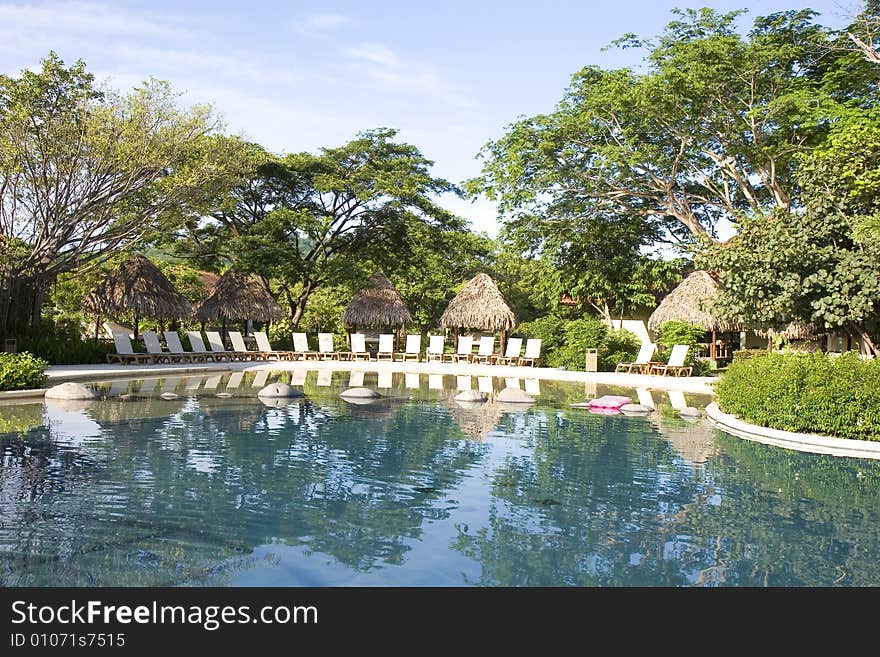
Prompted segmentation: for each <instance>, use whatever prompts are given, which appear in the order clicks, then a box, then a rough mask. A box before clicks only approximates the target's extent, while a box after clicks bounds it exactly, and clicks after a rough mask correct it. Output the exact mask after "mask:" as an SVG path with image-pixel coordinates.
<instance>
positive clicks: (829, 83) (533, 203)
mask: <svg viewBox="0 0 880 657" xmlns="http://www.w3.org/2000/svg"><path fill="white" fill-rule="evenodd" d="M673 13H674V14H675V16H676V18H675V20H673V21H672V22H671V23H670V24H669V25H668V26H667V28H666V30H665V31H664V33H663V34H662V35H660V37H659V38H658V39H656V40H654V41H651V40H637V39H635V38H634V37H629V38H626V39H624V41H623V42H621V43H620V44H619V45H622V46H628V45H634V44H635V43H638V45H640V46H643V47H645V48H646V49H647V50H648V56H647V68H646V70H645V71H644V72H635V71H633V70H630V69H619V70H603V69H600V68H598V67H587V68H584V69H583V70H581V71H579V72H578V73H576V74H575V75H574V76H573V78H572V82H571V85H570V86H569V88H568V89H567V91H566V92H565V95H564V96H563V98H562V100H561V101H560V103H559V104H558V105H557V107H556V108H555V110H554V111H553V112H551V113H549V114H542V115H538V116H534V117H529V118H525V119H522V120H520V121H518V122H516V123H514V124H513V125H511V126H509V127H508V129H507V133H506V134H505V135H504V136H503V137H502V138H501V139H499V140H497V141H495V142H491V143H489V144H488V145H487V146H486V147H485V148H484V149H483V151H482V153H481V156H482V157H484V158H485V160H486V162H485V165H484V168H483V172H482V176H481V177H480V178H479V179H475V180H472V181H470V182H469V183H468V184H467V187H468V190H469V191H470V192H471V193H474V194H476V193H479V192H484V193H486V194H487V195H489V196H490V198H494V199H497V200H498V201H499V203H500V208H501V211H502V212H503V213H504V214H505V215H506V216H509V217H513V218H514V221H518V220H520V219H525V218H526V217H529V216H530V217H535V218H539V220H538V221H536V227H535V230H538V231H540V232H542V233H543V232H545V231H553V230H556V229H557V228H566V227H568V228H570V229H571V230H572V231H573V232H578V231H581V230H582V226H584V225H585V224H595V225H597V226H603V225H604V224H607V223H608V220H609V219H611V220H612V221H614V222H615V223H619V224H620V226H610V227H609V226H605V229H606V230H614V231H617V230H619V229H626V230H632V232H631V233H630V237H632V238H635V239H637V240H638V239H642V240H644V239H647V240H649V241H652V240H655V239H657V238H659V237H675V238H678V239H679V240H684V241H688V240H691V239H693V237H694V236H695V235H701V234H703V233H704V232H706V231H708V232H709V233H711V232H712V231H713V229H714V226H715V225H716V224H717V221H718V220H719V219H721V218H728V219H730V218H733V217H735V216H737V215H738V214H739V213H742V212H750V213H757V212H763V211H767V210H769V209H773V208H787V207H789V205H790V203H791V198H792V196H793V193H794V192H795V190H796V185H795V182H794V180H793V174H794V171H795V169H796V167H797V161H796V154H798V153H800V152H803V151H805V150H808V149H809V148H810V147H811V146H812V145H813V144H815V143H818V142H820V141H821V139H822V138H823V136H824V131H825V129H826V126H827V124H828V119H829V118H830V117H833V116H834V114H835V113H836V112H837V111H839V107H840V105H841V104H843V103H844V102H851V99H857V100H858V102H865V101H866V100H867V99H868V98H872V97H874V96H876V90H875V87H876V85H875V82H876V80H877V78H878V75H880V70H875V69H873V68H871V66H870V65H869V64H868V63H867V62H863V61H860V60H859V59H858V58H857V57H853V55H852V53H850V52H847V50H848V49H844V48H833V47H831V46H832V44H833V42H834V41H835V39H838V38H843V39H844V40H845V37H841V36H840V35H835V34H833V33H831V32H829V31H828V30H827V29H825V28H823V27H822V26H820V25H818V24H816V23H815V22H814V17H815V13H814V12H812V11H811V10H800V11H787V12H781V13H777V14H772V15H770V16H766V17H758V18H756V19H755V21H754V25H753V29H752V30H751V31H750V32H749V33H748V34H741V33H739V32H738V31H737V30H736V29H735V21H736V19H737V16H738V14H739V12H731V13H726V14H725V13H718V12H715V11H713V10H710V9H702V10H686V11H680V10H674V11H673ZM755 181H760V184H755ZM622 246H623V249H622V251H623V252H624V253H628V252H629V251H628V247H629V243H624V244H623V245H622Z"/></svg>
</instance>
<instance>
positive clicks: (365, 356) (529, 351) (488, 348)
mask: <svg viewBox="0 0 880 657" xmlns="http://www.w3.org/2000/svg"><path fill="white" fill-rule="evenodd" d="M205 335H206V336H207V338H208V346H209V347H210V349H208V348H206V347H205V342H204V340H203V338H202V334H201V333H200V332H198V331H187V338H188V339H189V343H190V345H191V348H192V351H186V350H185V349H184V348H183V345H182V344H181V341H180V336H179V335H178V334H177V331H164V337H165V344H166V346H167V347H168V348H167V350H166V349H163V348H162V344H161V343H160V340H159V335H158V334H157V333H156V332H155V331H144V332H143V333H142V334H141V337H142V339H143V341H144V346H145V347H146V349H147V352H146V353H138V352H135V351H134V348H133V347H132V344H131V340H130V339H129V336H128V333H125V332H118V331H114V332H113V342H114V344H115V346H116V353H115V354H108V355H107V362H108V363H121V364H142V363H149V364H152V363H205V362H207V361H209V360H210V361H212V362H219V361H223V360H225V361H247V360H262V361H267V360H272V359H275V360H347V361H352V360H367V361H370V360H373V357H374V356H373V354H372V353H370V352H369V351H368V350H367V348H366V340H365V336H364V334H363V333H353V334H352V335H351V351H336V348H335V347H334V345H333V334H332V333H318V351H313V350H311V349H310V348H309V344H308V338H307V336H306V334H305V333H294V334H293V349H292V350H290V351H278V350H276V349H273V348H272V345H271V343H270V342H269V337H268V336H267V335H266V333H265V332H261V331H256V332H254V339H255V341H256V347H257V348H256V349H248V348H247V345H246V344H245V341H244V337H243V336H242V334H241V333H240V332H238V331H229V340H230V342H231V344H232V349H231V350H228V349H226V347H225V345H224V344H223V339H222V337H221V336H220V333H218V332H217V331H207V332H206V333H205ZM421 340H422V336H421V335H407V336H406V348H405V350H404V351H401V352H397V351H395V350H394V336H393V335H392V334H382V335H380V336H379V348H378V351H377V352H376V354H375V358H376V360H390V361H395V360H402V361H410V360H411V361H415V362H420V361H421V359H422V356H421ZM428 342H429V344H428V348H427V349H426V351H425V360H427V361H440V362H454V363H460V362H466V363H488V364H493V365H494V364H497V365H531V366H534V365H536V364H537V363H538V362H539V361H540V356H541V340H540V339H534V338H530V339H529V340H528V342H527V343H526V349H525V354H523V353H522V346H523V339H522V338H510V339H509V340H508V342H507V348H506V349H505V351H504V353H503V354H501V353H498V354H496V353H494V347H495V338H494V336H483V337H482V338H481V339H480V342H479V349H478V350H477V353H473V346H474V343H473V338H472V337H471V336H460V337H459V338H458V349H457V350H456V352H455V353H449V354H447V353H445V339H444V337H443V336H442V335H432V336H430V337H429V341H428Z"/></svg>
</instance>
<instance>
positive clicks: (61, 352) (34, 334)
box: [17, 324, 143, 365]
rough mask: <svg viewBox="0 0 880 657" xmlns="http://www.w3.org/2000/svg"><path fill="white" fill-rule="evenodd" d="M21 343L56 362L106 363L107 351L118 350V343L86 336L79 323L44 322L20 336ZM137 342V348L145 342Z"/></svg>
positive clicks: (19, 346) (62, 363) (18, 343)
mask: <svg viewBox="0 0 880 657" xmlns="http://www.w3.org/2000/svg"><path fill="white" fill-rule="evenodd" d="M17 346H18V349H19V350H21V351H29V352H31V353H33V354H36V355H37V356H39V357H40V358H44V359H45V360H47V361H48V362H49V363H51V364H52V365H80V364H84V363H104V362H106V360H107V354H110V353H114V352H115V347H114V346H113V344H112V343H110V342H106V341H103V340H99V341H98V342H95V341H94V340H92V339H88V338H86V339H84V338H83V337H82V336H81V335H80V332H79V328H78V326H77V325H76V324H67V325H62V326H60V327H56V326H54V325H52V324H41V325H39V326H34V327H31V328H30V329H28V331H27V333H25V334H21V335H20V336H19V337H18V338H17ZM133 346H134V347H135V350H136V351H137V350H138V349H139V347H140V349H141V350H142V349H143V344H142V343H139V342H138V343H136V344H133Z"/></svg>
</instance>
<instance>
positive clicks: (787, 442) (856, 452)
mask: <svg viewBox="0 0 880 657" xmlns="http://www.w3.org/2000/svg"><path fill="white" fill-rule="evenodd" d="M706 416H707V417H708V418H709V421H710V422H711V423H712V424H713V425H714V426H715V427H716V428H718V429H721V430H723V431H726V432H727V433H729V434H732V435H734V436H736V437H737V438H743V439H745V440H752V441H755V442H759V443H764V444H765V445H773V446H774V447H782V448H784V449H791V450H795V451H798V452H810V453H812V454H827V455H829V456H849V457H852V458H859V459H875V460H880V442H871V441H868V440H851V439H849V438H832V437H831V436H820V435H818V434H813V433H796V432H793V431H783V430H781V429H770V428H767V427H761V426H758V425H756V424H749V423H748V422H744V421H742V420H740V419H739V418H737V417H736V416H735V415H731V414H729V413H724V412H723V411H722V410H721V409H720V408H719V407H718V404H717V402H712V403H710V404H709V405H708V406H707V407H706Z"/></svg>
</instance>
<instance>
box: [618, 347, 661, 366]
mask: <svg viewBox="0 0 880 657" xmlns="http://www.w3.org/2000/svg"><path fill="white" fill-rule="evenodd" d="M656 349H657V345H656V344H654V343H653V342H643V343H642V346H641V348H640V349H639V353H638V355H637V356H636V359H635V360H634V361H633V362H632V363H618V364H617V367H616V368H615V369H614V371H615V372H626V373H627V374H631V373H632V371H633V370H635V371H636V372H638V373H639V374H646V373H647V372H648V371H649V370H650V369H651V366H652V365H662V363H656V362H652V361H651V356H653V355H654V351H655V350H656Z"/></svg>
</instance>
